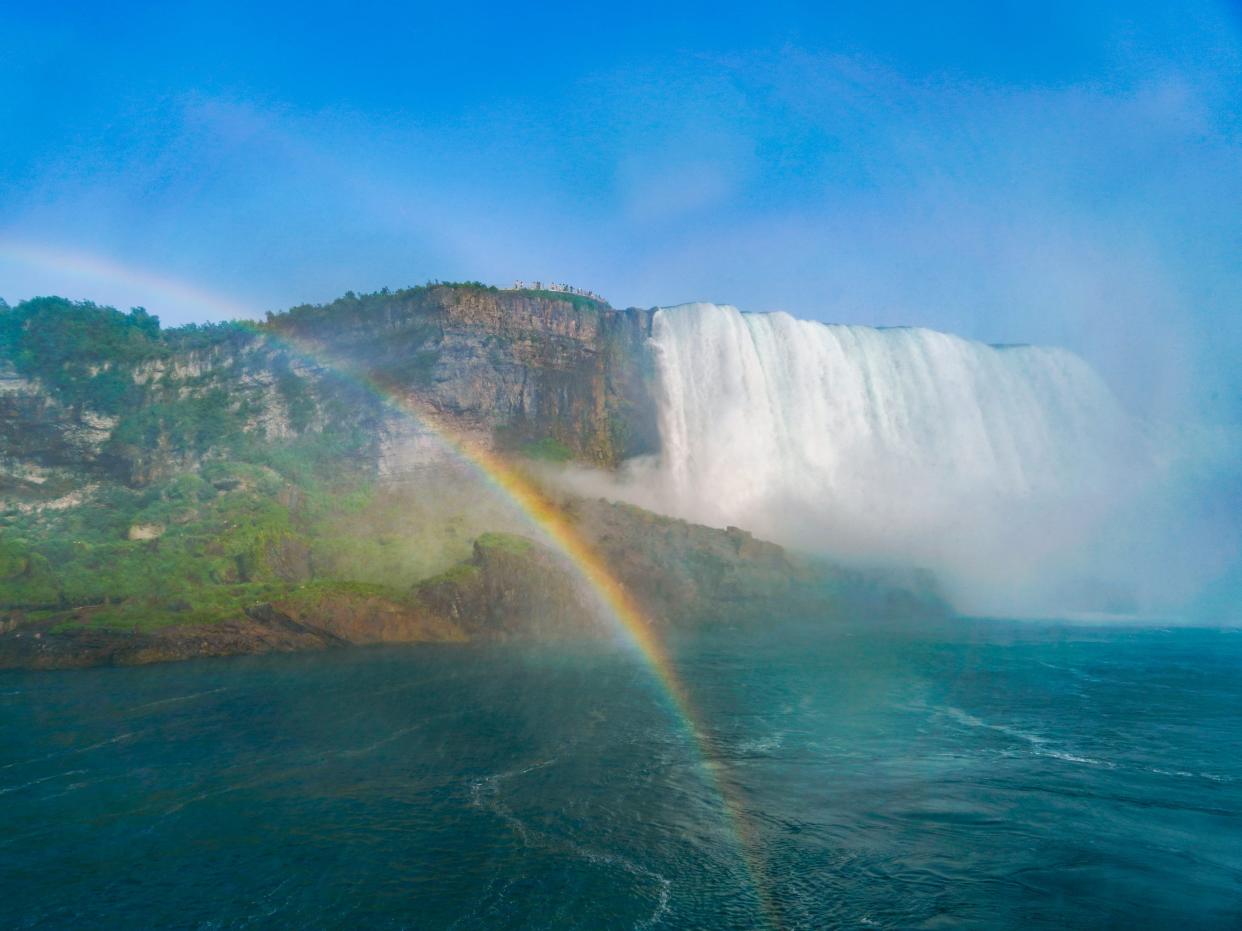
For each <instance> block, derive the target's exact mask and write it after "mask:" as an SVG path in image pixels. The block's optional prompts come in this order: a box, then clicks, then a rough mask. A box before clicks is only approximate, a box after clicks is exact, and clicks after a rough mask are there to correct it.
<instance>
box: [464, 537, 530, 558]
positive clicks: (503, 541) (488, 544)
mask: <svg viewBox="0 0 1242 931" xmlns="http://www.w3.org/2000/svg"><path fill="white" fill-rule="evenodd" d="M476 545H477V546H478V548H479V549H481V550H496V551H498V552H501V553H512V554H514V555H519V556H520V555H522V554H524V553H529V552H530V548H531V545H532V544H531V542H530V540H528V539H526V537H519V536H518V535H517V534H513V533H495V532H490V533H484V534H481V535H480V536H479V538H478V540H477V541H476Z"/></svg>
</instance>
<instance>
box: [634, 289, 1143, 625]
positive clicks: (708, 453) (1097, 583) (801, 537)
mask: <svg viewBox="0 0 1242 931" xmlns="http://www.w3.org/2000/svg"><path fill="white" fill-rule="evenodd" d="M652 339H653V343H654V346H655V351H656V360H657V368H658V374H659V381H660V391H661V394H662V397H661V399H660V429H661V447H662V448H661V454H660V459H659V463H658V466H657V468H656V474H655V476H654V478H653V479H651V481H652V483H653V484H654V485H655V486H656V487H655V493H658V494H659V496H660V498H661V506H662V507H663V508H664V509H665V510H667V511H670V512H672V513H675V514H677V515H678V516H681V517H685V518H687V519H690V520H694V521H698V522H701V523H707V524H711V525H717V526H721V525H726V524H736V525H739V526H742V527H745V528H747V529H751V530H753V531H754V532H755V533H758V534H761V535H764V536H767V537H769V538H771V539H775V540H777V541H778V542H783V543H786V544H792V545H795V546H799V547H803V548H810V549H814V550H818V551H821V552H825V553H830V554H833V555H835V556H838V557H842V558H850V559H855V560H859V561H865V562H877V561H880V562H884V561H900V562H903V563H910V562H913V563H915V564H918V565H920V566H923V567H926V568H930V569H932V570H934V571H936V572H938V573H939V574H940V576H941V578H942V580H943V582H944V584H945V585H946V586H947V588H948V590H949V592H950V594H951V595H952V596H953V597H955V598H956V599H957V600H958V601H959V604H960V605H961V606H963V607H964V608H966V609H975V610H1002V609H1005V608H1008V609H1010V610H1036V611H1037V610H1039V609H1040V607H1042V606H1040V605H1036V604H1033V603H1032V602H1031V596H1032V593H1033V592H1034V591H1035V590H1036V589H1038V590H1039V591H1041V592H1046V591H1047V590H1048V588H1049V581H1050V579H1051V580H1053V582H1054V583H1055V587H1057V588H1058V590H1059V591H1061V592H1064V591H1065V590H1068V589H1072V588H1074V587H1075V586H1079V587H1080V588H1081V587H1083V586H1084V585H1088V581H1086V580H1084V578H1083V571H1082V570H1083V560H1084V552H1085V550H1086V549H1089V548H1091V547H1093V546H1097V545H1098V540H1099V537H1100V533H1101V531H1102V528H1104V527H1105V526H1107V525H1108V522H1109V520H1110V519H1111V518H1112V517H1113V516H1114V514H1115V512H1116V509H1117V505H1118V502H1120V501H1122V500H1125V499H1126V498H1127V497H1128V496H1130V495H1131V494H1132V492H1133V491H1134V490H1135V489H1136V488H1137V487H1139V486H1140V485H1141V484H1142V483H1143V482H1144V481H1145V480H1146V477H1147V470H1148V468H1149V465H1150V461H1151V454H1150V452H1149V451H1148V449H1147V446H1146V444H1145V439H1144V435H1143V432H1142V431H1141V430H1140V429H1138V427H1137V426H1136V424H1135V423H1134V421H1133V420H1132V419H1131V418H1130V417H1129V416H1127V414H1126V413H1125V411H1124V410H1123V409H1122V407H1121V406H1120V404H1119V403H1118V401H1117V400H1116V398H1115V397H1114V396H1113V394H1112V393H1111V391H1110V390H1109V388H1108V387H1107V386H1106V385H1105V384H1104V382H1103V381H1102V380H1101V379H1100V378H1099V377H1098V376H1097V375H1096V374H1095V372H1094V371H1093V370H1092V369H1091V368H1090V366H1088V365H1087V364H1086V363H1085V362H1084V361H1083V360H1082V359H1081V358H1079V357H1078V356H1076V355H1074V354H1073V353H1071V352H1068V351H1066V350H1063V349H1056V348H1042V347H1034V346H990V345H987V344H984V343H978V342H972V341H970V340H966V339H962V338H960V337H957V336H952V335H950V334H947V333H940V332H936V331H933V330H926V329H918V328H895V329H875V328H871V327H864V326H844V325H826V324H822V323H816V322H811V321H806V320H798V319H795V318H793V317H791V316H789V315H788V314H785V313H771V314H743V313H740V312H739V311H738V310H737V309H735V308H733V307H728V306H717V305H714V304H686V305H682V306H678V307H670V308H663V309H661V310H659V311H658V312H657V313H656V315H655V319H654V322H653V336H652ZM1089 584H1090V585H1093V586H1094V589H1093V597H1095V599H1096V600H1097V601H1098V600H1099V596H1100V594H1101V592H1103V593H1105V594H1106V595H1107V597H1105V598H1104V600H1105V601H1107V600H1108V598H1114V599H1115V598H1117V597H1120V598H1122V599H1123V600H1124V594H1123V593H1120V592H1119V591H1116V590H1115V589H1116V588H1117V586H1118V585H1120V583H1119V582H1117V581H1116V580H1114V579H1111V578H1109V577H1108V575H1107V573H1104V576H1103V577H1101V578H1096V579H1093V580H1090V583H1089ZM1110 586H1111V588H1110ZM1014 599H1018V600H1019V601H1021V600H1022V599H1026V602H1025V603H1024V604H1017V603H1015V602H1014ZM1088 600H1090V599H1088ZM1003 601H1008V602H1010V604H1008V605H1006V604H1002V603H1001V602H1003Z"/></svg>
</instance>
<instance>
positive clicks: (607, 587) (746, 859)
mask: <svg viewBox="0 0 1242 931" xmlns="http://www.w3.org/2000/svg"><path fill="white" fill-rule="evenodd" d="M0 256H6V257H9V258H12V259H16V260H18V261H23V262H27V263H29V264H34V265H38V266H40V267H43V268H48V269H51V270H70V271H73V272H75V273H77V274H80V275H83V276H86V277H94V278H100V279H104V280H110V281H116V282H118V283H122V284H126V285H128V286H131V287H135V288H138V289H140V290H143V291H146V292H148V293H151V294H152V295H154V296H156V297H167V298H171V299H174V300H177V301H180V302H183V303H186V304H190V305H193V306H198V307H202V308H206V309H210V310H212V311H213V312H214V313H216V314H218V315H223V316H230V317H233V318H237V317H249V316H250V315H249V314H248V313H246V311H245V310H244V309H243V308H241V307H240V306H239V305H236V304H234V303H232V302H231V301H227V300H225V299H223V298H220V297H219V296H217V295H214V294H212V293H211V292H208V291H205V290H203V289H201V288H198V287H195V286H192V285H188V284H186V283H184V282H180V281H177V280H175V279H172V278H168V277H166V276H162V275H156V274H152V273H150V272H146V271H143V270H139V269H136V268H133V267H128V266H122V265H120V264H119V263H116V262H113V261H110V260H107V259H102V258H99V257H96V256H90V255H87V254H85V253H80V252H75V251H70V250H64V249H53V248H49V247H41V246H31V245H19V244H16V243H12V242H10V241H6V240H3V239H0ZM241 322H243V323H245V324H248V325H249V326H250V327H251V328H252V329H253V331H254V332H255V333H256V334H257V335H260V336H261V337H263V338H264V339H266V340H267V341H269V343H272V344H275V345H276V346H278V347H279V348H284V349H287V350H288V351H290V352H293V353H295V354H297V355H299V356H302V357H303V358H304V359H306V360H307V361H308V362H310V363H312V364H315V365H317V366H319V367H322V368H325V369H328V370H331V371H332V372H334V373H335V374H337V375H340V376H342V377H345V378H348V379H349V380H350V381H351V382H355V383H357V384H358V385H359V386H360V387H362V388H364V389H365V390H366V391H367V392H368V393H370V394H371V395H373V396H374V397H375V398H377V399H378V400H379V401H380V403H382V404H383V405H385V406H386V407H388V408H389V409H391V410H393V411H395V412H396V413H398V414H399V415H401V416H405V417H410V418H412V419H414V420H415V421H416V422H417V423H418V424H420V425H421V426H422V427H424V428H425V429H427V430H428V431H430V432H431V433H432V434H433V435H434V436H435V437H436V438H437V440H438V441H439V442H440V443H441V444H442V445H443V446H444V447H445V448H446V449H448V450H449V451H450V452H451V453H453V454H454V455H455V457H456V458H457V459H459V460H460V461H462V462H464V463H466V464H467V465H469V466H470V467H472V469H473V470H474V471H475V473H476V474H477V475H478V476H479V477H480V478H481V479H482V480H483V481H484V482H485V483H486V484H487V485H489V486H490V487H492V488H493V489H495V490H496V492H498V493H499V494H500V495H502V496H503V497H504V498H505V499H507V500H508V501H509V502H511V503H512V504H513V505H514V506H516V508H517V509H518V511H520V512H521V514H522V515H524V517H525V518H526V519H527V520H528V521H529V522H530V523H531V524H532V525H533V526H534V527H535V528H536V529H537V530H538V531H539V533H540V535H541V536H542V537H544V538H545V539H546V540H547V541H548V542H549V543H551V544H552V546H553V547H554V548H555V549H556V550H557V551H559V552H560V553H561V554H562V555H563V556H564V557H565V559H566V560H567V562H568V564H569V565H570V566H571V567H572V568H573V569H574V571H575V572H576V573H577V574H578V575H579V576H580V577H581V579H582V580H583V581H584V582H585V583H586V585H587V587H588V588H589V590H590V591H591V592H592V593H593V594H594V595H595V597H596V599H597V601H598V604H599V607H600V608H601V609H602V613H603V614H604V616H605V617H606V618H608V619H609V620H610V621H611V623H612V624H613V625H614V627H615V628H616V630H617V631H618V632H619V633H620V634H621V635H622V638H623V640H624V641H625V642H627V643H628V644H629V645H630V646H631V647H633V649H634V650H635V651H636V652H637V654H638V655H639V656H640V657H641V658H642V659H643V661H644V662H645V664H646V666H647V667H648V668H649V669H650V671H651V672H652V674H653V676H654V678H655V679H656V681H657V682H658V683H659V684H660V686H661V688H662V690H663V692H664V693H665V694H666V695H667V697H668V699H669V701H670V704H671V707H672V710H673V712H674V713H675V716H676V717H677V719H678V720H679V721H680V722H681V724H682V725H683V727H684V729H685V731H686V732H687V734H688V735H689V737H690V741H691V745H692V746H693V748H694V750H695V753H696V755H697V758H698V762H699V764H700V765H701V768H702V771H703V773H704V774H705V776H706V778H707V780H708V782H709V784H710V785H711V786H712V787H713V789H714V790H715V792H716V794H717V795H718V796H719V798H720V800H721V803H722V809H723V813H724V815H725V818H726V820H727V822H728V827H729V828H730V832H731V834H732V835H733V837H734V839H735V845H736V848H737V850H738V852H739V854H740V856H741V860H742V863H743V866H744V867H745V869H746V872H747V875H748V877H749V879H750V883H751V886H752V888H753V890H754V892H755V895H756V896H757V898H758V899H759V903H760V907H761V908H762V911H763V914H764V917H765V919H766V920H767V922H768V923H769V924H770V925H771V926H772V927H779V926H780V924H781V922H780V915H779V911H778V910H777V907H776V903H775V902H774V900H773V899H772V897H771V896H770V894H769V892H768V888H767V883H766V882H765V881H764V869H763V867H762V864H761V863H760V861H759V859H758V857H757V853H756V847H757V845H756V843H755V837H754V834H753V831H752V830H751V828H750V824H749V820H748V819H747V818H746V817H745V816H744V814H743V806H742V805H741V802H740V794H739V793H738V792H737V790H736V789H735V788H734V787H733V786H732V784H731V783H730V781H729V780H728V778H727V775H726V773H725V771H724V769H723V767H721V766H720V765H719V764H718V763H717V762H716V761H715V759H714V755H713V754H712V752H711V748H710V746H709V744H708V742H707V737H706V731H705V728H704V727H703V726H702V725H701V724H700V720H701V718H700V715H699V714H698V713H697V712H696V711H695V709H694V705H693V703H692V702H691V700H690V693H689V691H688V690H687V688H686V686H685V683H684V682H682V680H681V678H680V676H679V675H678V674H677V669H676V667H675V665H674V663H673V661H672V658H671V657H670V655H669V653H668V650H667V648H666V647H665V645H664V643H663V641H662V640H661V639H660V637H659V635H658V633H657V630H656V627H655V625H654V624H653V623H652V622H651V620H650V619H649V618H648V617H647V616H646V614H645V612H644V611H643V610H642V608H641V606H640V605H639V604H638V602H637V601H636V600H635V599H634V596H633V595H631V594H630V592H629V591H628V590H627V589H626V588H625V586H624V585H623V584H622V583H621V582H620V580H618V579H617V577H616V576H615V575H614V574H613V573H612V571H611V570H610V569H609V568H608V566H607V564H606V563H605V562H604V560H603V559H602V558H601V557H600V555H599V553H598V552H596V550H595V549H594V547H592V546H591V544H590V543H589V542H588V541H587V540H586V539H585V538H584V537H583V536H582V534H581V533H580V532H579V531H578V529H577V528H576V527H575V526H574V525H573V524H572V523H571V522H570V521H569V520H568V519H567V518H566V516H565V514H564V512H563V511H562V510H561V509H560V508H559V507H558V506H557V505H556V504H555V502H554V501H552V500H551V499H550V498H549V497H548V496H547V495H546V494H544V493H543V492H542V491H541V490H540V489H539V488H538V487H537V486H536V485H535V484H534V483H532V482H531V481H530V480H529V479H528V478H526V477H525V476H524V475H523V474H522V473H521V472H519V471H518V470H517V469H515V468H514V467H513V466H512V465H511V464H509V463H508V462H506V461H505V460H504V459H502V458H501V457H500V456H498V455H497V454H496V453H495V452H494V451H492V450H491V449H489V448H488V447H486V446H485V445H483V444H482V443H479V442H478V441H476V440H473V439H471V438H470V437H469V436H467V435H465V434H463V433H461V432H460V431H455V430H452V429H451V428H450V427H448V426H447V425H445V424H444V423H442V422H441V421H440V419H439V418H438V417H436V416H435V415H434V413H433V412H431V411H429V410H427V409H425V408H424V407H423V406H421V405H420V404H418V402H417V401H416V400H415V399H413V398H411V397H409V396H408V395H405V394H402V393H399V392H397V391H394V390H392V389H391V388H389V387H386V386H384V385H382V384H380V383H379V382H377V381H376V380H375V379H373V378H371V377H370V376H368V375H366V374H365V373H360V372H358V371H357V370H356V369H354V368H353V367H352V366H348V365H344V364H342V363H341V362H339V361H337V360H334V359H333V358H331V357H330V356H329V355H328V354H327V353H326V352H325V351H324V350H322V349H320V348H319V347H317V346H316V345H314V344H313V343H311V342H309V341H306V340H302V339H297V338H295V337H292V336H290V335H289V334H287V333H277V332H274V331H273V330H272V329H270V328H268V327H264V326H261V325H258V324H256V323H254V322H253V321H252V320H250V319H245V320H242V321H241Z"/></svg>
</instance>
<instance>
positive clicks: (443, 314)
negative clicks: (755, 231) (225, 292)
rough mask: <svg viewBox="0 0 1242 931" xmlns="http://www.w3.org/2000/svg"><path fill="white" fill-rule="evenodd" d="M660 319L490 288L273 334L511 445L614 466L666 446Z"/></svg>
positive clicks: (371, 304)
mask: <svg viewBox="0 0 1242 931" xmlns="http://www.w3.org/2000/svg"><path fill="white" fill-rule="evenodd" d="M651 315H652V312H651V311H646V310H638V309H634V308H631V309H629V310H614V309H613V308H611V307H609V306H607V305H606V304H602V303H600V302H597V301H592V300H586V299H583V298H580V297H571V296H568V295H555V294H551V293H545V292H518V291H498V290H496V289H494V288H483V287H449V286H438V287H430V288H414V289H410V290H408V291H402V292H398V293H395V294H378V295H369V296H367V297H366V298H345V299H342V300H340V301H336V302H335V303H333V304H331V305H328V306H327V307H309V308H294V309H293V310H292V311H290V312H289V313H288V314H284V315H282V316H280V317H277V318H274V319H273V321H272V322H271V325H270V326H271V328H272V332H273V333H275V334H276V335H278V336H279V337H282V338H285V339H289V340H291V341H292V343H293V344H294V345H295V346H308V345H309V346H312V347H313V350H314V354H315V355H316V356H317V357H318V358H332V359H333V360H335V361H337V362H338V363H340V364H342V365H343V366H345V367H348V368H349V369H352V370H354V371H358V372H361V373H363V374H364V375H365V376H366V377H367V378H368V379H369V380H372V381H375V382H378V383H380V384H382V385H383V386H384V387H385V389H386V390H389V391H391V392H393V393H397V394H400V395H405V396H409V397H411V398H414V399H416V400H417V401H418V403H419V404H420V405H422V406H425V407H426V408H429V409H430V410H433V411H435V412H436V413H438V414H442V415H444V416H446V417H449V418H451V419H452V421H453V423H454V426H455V428H456V429H458V430H466V431H469V432H473V433H475V434H476V435H479V436H482V437H484V438H495V439H496V440H497V441H498V442H499V443H501V444H502V445H506V446H509V447H520V446H522V445H523V444H526V443H531V442H536V441H539V440H544V439H553V440H555V441H557V442H558V443H560V444H562V445H563V446H564V448H565V449H566V450H567V451H568V452H569V453H570V454H572V455H573V456H574V457H575V458H578V459H580V460H582V461H586V462H590V463H593V464H597V465H615V464H617V463H618V462H619V461H620V460H622V459H624V458H627V457H629V456H633V455H638V454H640V453H647V452H653V451H654V450H655V449H656V447H657V445H658V431H657V426H656V413H655V405H654V402H653V400H652V384H651V379H652V371H653V369H652V364H651V358H650V355H649V350H648V348H647V338H648V336H649V335H650V328H651Z"/></svg>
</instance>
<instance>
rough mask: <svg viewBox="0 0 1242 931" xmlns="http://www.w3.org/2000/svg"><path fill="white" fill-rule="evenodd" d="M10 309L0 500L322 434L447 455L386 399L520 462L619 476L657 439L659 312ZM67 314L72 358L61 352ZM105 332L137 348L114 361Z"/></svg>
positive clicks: (466, 293) (375, 298)
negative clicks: (607, 469) (534, 453)
mask: <svg viewBox="0 0 1242 931" xmlns="http://www.w3.org/2000/svg"><path fill="white" fill-rule="evenodd" d="M0 314H3V315H5V316H6V317H7V322H6V319H5V318H4V317H0V324H3V326H0V330H3V329H5V328H6V326H7V328H8V329H9V330H11V335H9V336H8V337H7V342H8V343H9V348H8V349H6V348H5V343H6V338H5V337H6V334H5V333H0V497H9V498H13V497H17V496H20V495H21V494H29V495H32V496H33V497H35V498H38V497H40V496H42V495H44V492H42V491H40V487H39V486H40V485H42V484H46V482H47V480H48V479H56V478H59V479H64V480H70V479H72V478H74V477H77V478H78V479H79V480H81V478H82V477H83V476H90V477H91V478H92V479H102V480H107V481H116V482H121V483H124V484H126V485H130V486H144V485H149V484H152V483H154V482H157V481H160V480H162V479H164V478H167V477H169V476H172V475H175V474H178V473H180V472H183V471H186V470H188V469H193V468H196V467H197V466H198V465H199V464H200V463H201V462H202V461H204V460H205V459H208V458H211V457H212V456H218V455H220V454H221V453H222V452H226V451H228V450H230V449H235V448H237V447H238V446H239V445H244V444H245V443H248V442H250V443H253V442H256V441H257V442H266V443H280V442H287V441H290V440H294V439H296V438H297V437H299V436H302V435H305V434H308V433H311V434H317V433H324V432H338V433H342V434H344V433H349V434H350V435H352V436H353V442H354V443H355V446H356V453H357V455H358V457H359V465H360V466H361V467H365V468H367V469H370V470H372V471H374V472H377V473H379V474H390V475H399V474H401V473H403V472H407V471H409V470H410V468H411V467H417V466H418V465H420V464H422V463H425V462H427V461H432V460H434V459H435V458H436V457H437V455H439V450H438V448H437V446H436V443H435V442H434V441H433V440H431V436H432V433H433V432H434V431H428V430H427V429H426V425H425V424H420V423H419V422H418V418H417V417H413V418H411V417H410V416H408V415H407V414H406V413H403V412H402V411H401V410H400V408H393V407H386V406H385V405H384V403H383V402H382V400H381V398H380V396H379V395H389V396H395V397H398V398H404V399H408V400H410V401H411V402H413V405H414V406H415V407H417V408H418V409H421V410H426V411H430V412H433V413H434V414H435V415H437V416H439V417H442V418H443V419H445V420H448V421H451V422H452V424H453V429H454V431H456V432H464V433H469V434H471V435H472V436H473V437H474V438H475V440H476V441H479V442H482V443H484V444H486V445H494V446H498V447H502V448H506V449H509V450H513V451H516V450H521V449H524V448H526V447H528V446H530V445H531V444H538V443H541V442H542V443H544V444H545V445H544V446H543V447H540V449H542V450H545V451H546V450H552V451H554V452H556V453H557V454H558V455H564V456H567V457H573V458H576V459H578V460H580V461H583V462H589V463H592V464H595V465H604V466H612V465H615V464H617V463H618V462H620V461H621V460H622V459H624V458H626V457H628V456H632V455H635V454H638V453H644V452H651V451H653V450H654V449H655V448H656V445H657V444H658V434H657V429H656V418H655V408H654V404H653V403H652V400H651V377H652V374H651V373H652V366H651V360H650V357H649V351H648V348H647V337H648V335H649V329H650V323H651V314H650V312H649V311H643V310H636V309H630V310H614V309H613V308H611V307H608V306H607V305H606V304H602V303H600V302H597V301H593V300H588V299H585V298H582V297H578V296H570V295H554V294H549V293H543V292H514V291H498V290H496V289H494V288H486V287H482V286H470V287H461V286H448V285H437V286H432V287H425V288H412V289H409V290H406V291H400V292H395V293H387V292H381V293H378V294H372V295H366V296H363V297H357V296H354V295H349V296H347V297H345V298H342V299H340V300H338V301H335V302H333V303H332V304H329V305H324V306H315V307H299V308H294V309H293V310H291V311H290V312H288V313H285V314H279V315H276V316H273V317H272V318H270V319H269V320H268V321H267V322H266V323H265V324H261V325H257V326H252V325H236V326H233V325H228V326H223V327H219V328H215V329H212V328H205V329H189V330H171V331H164V332H160V331H158V329H156V330H153V329H152V328H151V323H150V320H151V318H148V317H145V316H141V317H139V318H137V319H134V318H133V315H131V316H130V317H126V315H123V314H117V313H116V312H115V311H112V310H109V309H107V308H96V307H94V306H93V305H74V304H70V303H69V302H65V301H59V299H39V301H36V302H30V304H29V305H19V306H18V307H17V308H11V309H5V310H3V311H0ZM70 317H71V318H73V320H75V321H76V323H74V324H73V325H74V326H76V327H77V329H76V330H73V331H72V333H71V337H72V338H74V339H78V340H80V342H81V346H82V348H81V350H80V351H78V352H76V354H75V352H74V351H72V350H63V348H62V349H58V348H57V347H60V346H61V344H63V343H65V342H67V340H68V338H67V337H65V336H64V335H63V333H62V330H64V328H65V326H66V324H64V319H67V318H70ZM131 320H132V321H133V322H131ZM105 324H106V325H107V327H111V328H112V329H113V330H117V329H118V328H119V332H120V333H121V336H120V337H119V338H118V339H117V341H116V342H117V345H119V346H121V347H123V350H124V351H121V350H117V351H115V352H113V353H112V355H108V350H107V347H106V345H104V344H103V343H102V342H101V338H99V337H97V336H96V335H95V333H94V331H95V330H96V329H98V328H99V327H101V326H104V325H105ZM105 329H106V328H105ZM106 332H108V333H111V332H112V330H106ZM114 335H115V334H114ZM27 343H29V344H30V346H33V347H34V349H35V350H37V351H32V350H31V348H30V346H27V345H26V344H27ZM135 347H137V348H135ZM125 353H130V354H132V356H133V358H130V357H129V356H127V355H125ZM377 388H378V391H377ZM547 444H550V445H547ZM61 493H63V492H61ZM2 503H3V502H2V501H0V504H2Z"/></svg>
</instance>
